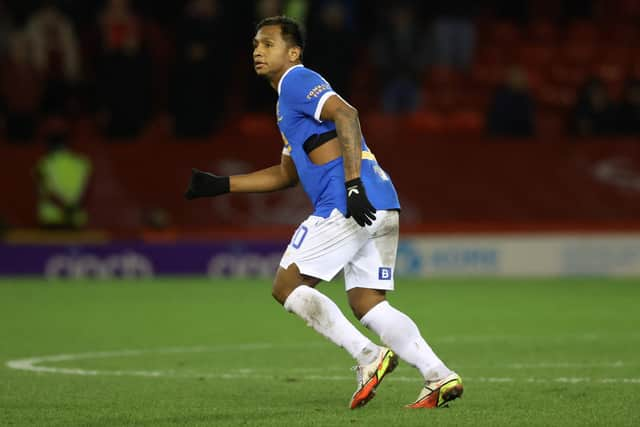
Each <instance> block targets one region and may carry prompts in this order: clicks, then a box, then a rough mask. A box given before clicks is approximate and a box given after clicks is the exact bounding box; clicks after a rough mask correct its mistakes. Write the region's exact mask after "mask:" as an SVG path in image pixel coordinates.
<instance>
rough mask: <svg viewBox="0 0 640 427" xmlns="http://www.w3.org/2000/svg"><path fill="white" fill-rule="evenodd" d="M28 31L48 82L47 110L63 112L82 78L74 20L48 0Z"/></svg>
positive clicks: (32, 18) (35, 56) (44, 107)
mask: <svg viewBox="0 0 640 427" xmlns="http://www.w3.org/2000/svg"><path fill="white" fill-rule="evenodd" d="M26 31H27V34H28V36H29V38H30V42H31V44H32V52H33V55H34V64H35V66H36V67H37V69H38V70H39V71H40V73H41V74H42V75H43V78H44V81H45V93H44V99H43V109H44V112H45V113H48V114H53V115H59V114H64V113H65V112H67V111H68V110H69V107H70V105H69V103H70V101H71V98H72V96H73V93H74V90H75V87H76V84H77V82H78V79H79V77H80V58H79V50H78V44H77V39H76V35H75V31H74V28H73V26H72V23H71V20H70V19H69V18H68V17H67V16H66V15H65V14H64V13H62V11H60V9H58V7H57V6H56V5H55V2H53V1H47V2H44V4H43V6H41V7H40V8H39V9H37V10H36V12H35V13H34V14H33V15H32V16H31V17H30V18H29V20H28V22H27V27H26Z"/></svg>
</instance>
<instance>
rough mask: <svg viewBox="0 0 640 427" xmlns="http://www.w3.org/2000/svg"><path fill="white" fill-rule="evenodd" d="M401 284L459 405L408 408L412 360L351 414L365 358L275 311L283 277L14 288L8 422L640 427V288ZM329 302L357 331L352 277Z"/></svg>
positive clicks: (502, 282) (414, 385)
mask: <svg viewBox="0 0 640 427" xmlns="http://www.w3.org/2000/svg"><path fill="white" fill-rule="evenodd" d="M396 288H397V291H396V292H393V293H392V294H390V296H389V300H390V301H391V303H392V304H394V305H395V306H397V307H398V308H400V309H402V310H403V311H405V312H406V313H407V314H409V315H410V316H412V317H413V318H414V320H415V321H416V323H418V325H419V326H420V328H421V330H422V332H423V335H424V336H425V337H426V338H427V341H428V342H429V343H430V344H431V345H432V346H433V347H434V349H435V350H436V352H437V353H438V354H439V355H440V356H441V357H442V359H444V360H445V361H446V363H447V364H448V365H449V366H450V367H452V368H453V369H455V370H457V371H458V372H459V373H460V374H461V375H462V378H463V381H464V383H465V393H464V396H463V398H462V399H459V400H456V401H454V402H453V403H452V404H451V405H450V407H449V408H443V409H438V410H408V409H405V408H403V405H405V404H407V403H410V402H411V401H412V400H413V399H414V398H415V397H416V396H417V393H418V391H419V389H420V386H421V380H420V377H419V375H418V372H417V371H416V370H415V369H414V368H412V367H410V366H408V365H407V364H406V363H402V362H401V365H400V367H399V368H398V369H397V370H396V371H395V372H394V373H393V374H391V375H390V376H389V377H388V378H387V379H386V380H385V382H384V383H383V384H382V385H381V386H380V388H379V389H378V394H377V396H376V398H375V399H374V400H372V401H371V402H370V403H369V405H367V406H366V407H365V408H362V409H359V410H355V411H351V410H349V409H347V405H348V402H349V399H350V397H351V394H352V392H353V390H354V388H355V375H354V373H353V372H352V371H351V370H350V368H351V366H352V365H353V364H354V363H353V361H352V360H351V359H350V357H349V356H348V355H347V354H346V352H344V351H343V350H342V349H339V348H336V347H334V346H333V345H332V344H330V343H329V342H328V341H327V340H325V339H324V338H322V337H321V336H319V335H317V334H316V333H315V332H314V331H313V330H311V329H309V328H307V327H306V326H305V325H304V323H303V322H302V321H301V320H299V319H298V318H296V317H295V316H294V315H291V314H288V313H286V312H285V311H284V309H283V308H282V307H280V306H279V305H278V304H277V303H276V302H275V301H274V300H272V298H271V296H270V281H268V280H207V279H200V278H183V279H177V278H171V279H155V280H142V281H86V282H84V281H83V282H73V281H71V282H65V281H53V282H46V281H41V280H37V279H3V280H1V281H0V425H2V426H5V425H10V426H12V425H25V426H41V425H42V426H49V425H52V426H129V425H136V426H164V425H167V426H169V425H175V426H187V425H188V426H253V425H255V426H367V427H368V426H385V427H389V426H414V425H415V426H418V425H420V426H424V425H433V426H436V425H438V426H442V425H452V426H454V425H455V426H503V425H505V426H506V425H509V426H530V425H531V426H532V425H536V426H550V425H554V426H555V425H558V426H567V425H571V426H596V425H603V426H605V425H606V426H610V425H615V426H634V425H635V426H637V425H640V310H639V309H638V305H639V302H640V280H638V279H599V278H584V279H579V278H576V279H488V278H470V279H464V280H463V279H431V280H409V279H399V280H397V283H396ZM319 289H320V290H321V291H323V292H325V293H327V294H328V295H329V296H330V297H332V298H333V299H334V300H335V301H336V302H338V304H339V305H340V307H341V308H342V309H343V310H344V311H345V312H347V315H348V317H349V318H350V319H353V316H352V314H351V313H350V312H348V310H347V306H346V298H345V293H344V290H343V285H342V282H341V281H337V282H334V283H331V284H323V285H320V287H319ZM16 368H23V369H16Z"/></svg>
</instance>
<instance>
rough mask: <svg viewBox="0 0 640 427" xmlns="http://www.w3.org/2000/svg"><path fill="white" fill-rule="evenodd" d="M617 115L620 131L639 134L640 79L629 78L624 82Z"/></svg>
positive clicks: (626, 133)
mask: <svg viewBox="0 0 640 427" xmlns="http://www.w3.org/2000/svg"><path fill="white" fill-rule="evenodd" d="M617 117H618V122H619V125H618V128H619V131H620V133H622V134H623V135H629V136H631V135H634V136H640V80H637V79H631V80H629V81H627V83H626V84H625V88H624V94H623V99H622V103H621V104H620V109H619V112H618V115H617Z"/></svg>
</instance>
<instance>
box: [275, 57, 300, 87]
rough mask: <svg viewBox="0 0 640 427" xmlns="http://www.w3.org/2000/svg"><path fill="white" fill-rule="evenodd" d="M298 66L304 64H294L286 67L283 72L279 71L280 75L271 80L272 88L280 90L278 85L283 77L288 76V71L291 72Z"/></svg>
mask: <svg viewBox="0 0 640 427" xmlns="http://www.w3.org/2000/svg"><path fill="white" fill-rule="evenodd" d="M296 65H302V62H293V63H291V64H289V65H288V66H286V67H284V68H283V69H282V70H281V71H279V72H278V73H276V74H274V76H273V77H272V78H271V79H269V84H270V85H271V87H272V88H273V89H274V90H276V91H277V90H278V84H279V83H280V80H282V77H283V76H284V75H285V74H287V71H289V70H290V69H291V68H293V67H295V66H296Z"/></svg>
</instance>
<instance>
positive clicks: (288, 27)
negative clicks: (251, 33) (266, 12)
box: [256, 16, 306, 59]
mask: <svg viewBox="0 0 640 427" xmlns="http://www.w3.org/2000/svg"><path fill="white" fill-rule="evenodd" d="M269 25H277V26H279V27H280V31H281V33H282V38H283V39H284V40H285V41H286V42H287V43H289V45H291V46H298V47H299V48H300V50H301V51H303V52H304V47H305V42H306V40H305V39H306V34H305V30H304V28H303V26H302V24H300V23H299V22H298V21H296V20H295V19H292V18H289V17H288V16H270V17H268V18H264V19H263V20H262V21H260V22H259V23H258V25H256V32H258V30H260V28H262V27H266V26H269ZM300 59H302V53H300Z"/></svg>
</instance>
